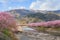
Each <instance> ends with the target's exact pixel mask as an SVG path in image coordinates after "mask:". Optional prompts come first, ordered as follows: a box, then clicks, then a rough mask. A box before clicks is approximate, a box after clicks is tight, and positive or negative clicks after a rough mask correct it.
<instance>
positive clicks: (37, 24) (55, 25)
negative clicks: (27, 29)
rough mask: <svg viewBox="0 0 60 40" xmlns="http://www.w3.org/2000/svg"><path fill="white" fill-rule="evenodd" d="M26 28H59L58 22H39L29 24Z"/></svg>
mask: <svg viewBox="0 0 60 40" xmlns="http://www.w3.org/2000/svg"><path fill="white" fill-rule="evenodd" d="M28 26H42V27H60V20H54V21H48V22H39V23H29V24H28Z"/></svg>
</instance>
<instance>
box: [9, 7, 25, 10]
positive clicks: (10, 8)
mask: <svg viewBox="0 0 60 40" xmlns="http://www.w3.org/2000/svg"><path fill="white" fill-rule="evenodd" d="M12 9H25V7H23V6H21V7H8V10H12Z"/></svg>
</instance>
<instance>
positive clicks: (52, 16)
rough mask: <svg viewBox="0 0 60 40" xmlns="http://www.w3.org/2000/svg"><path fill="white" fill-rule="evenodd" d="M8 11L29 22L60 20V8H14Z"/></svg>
mask: <svg viewBox="0 0 60 40" xmlns="http://www.w3.org/2000/svg"><path fill="white" fill-rule="evenodd" d="M7 12H10V13H11V14H13V15H14V16H15V18H16V19H19V20H24V21H26V20H27V21H28V22H29V21H31V22H40V21H51V20H60V10H56V11H46V10H44V11H42V10H26V9H14V10H10V11H7Z"/></svg>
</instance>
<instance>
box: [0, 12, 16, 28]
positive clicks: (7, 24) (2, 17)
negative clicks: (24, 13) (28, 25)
mask: <svg viewBox="0 0 60 40" xmlns="http://www.w3.org/2000/svg"><path fill="white" fill-rule="evenodd" d="M15 27H16V21H15V20H14V17H13V16H12V15H11V14H10V13H7V12H0V28H1V29H3V28H15Z"/></svg>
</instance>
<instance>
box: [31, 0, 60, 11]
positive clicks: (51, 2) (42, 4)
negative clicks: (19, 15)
mask: <svg viewBox="0 0 60 40" xmlns="http://www.w3.org/2000/svg"><path fill="white" fill-rule="evenodd" d="M30 9H35V10H58V9H60V0H46V1H44V0H42V1H40V0H37V1H35V2H32V3H31V5H30Z"/></svg>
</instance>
